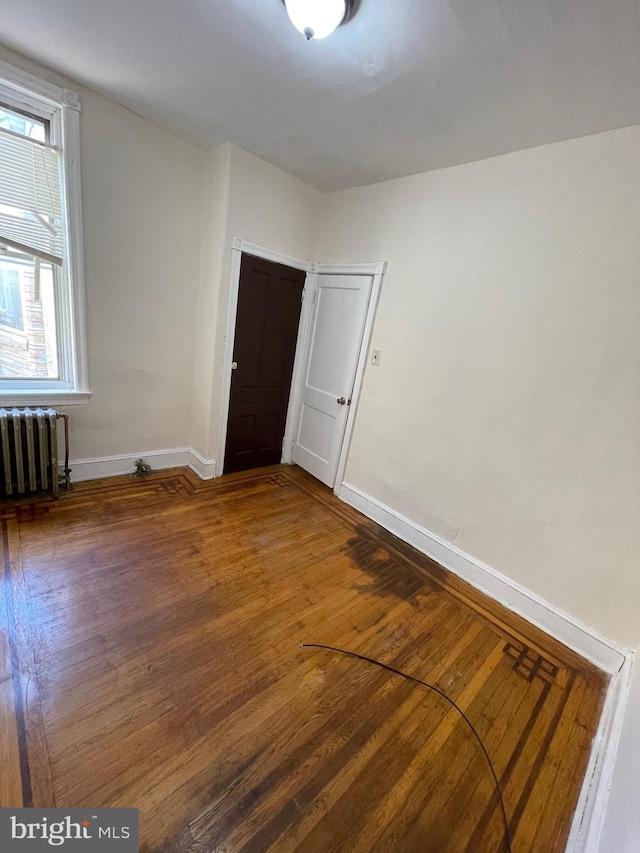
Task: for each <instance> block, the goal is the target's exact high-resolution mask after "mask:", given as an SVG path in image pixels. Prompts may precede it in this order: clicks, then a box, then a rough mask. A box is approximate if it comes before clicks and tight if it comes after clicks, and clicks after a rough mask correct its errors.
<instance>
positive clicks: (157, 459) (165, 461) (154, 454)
mask: <svg viewBox="0 0 640 853" xmlns="http://www.w3.org/2000/svg"><path fill="white" fill-rule="evenodd" d="M136 459H144V460H145V462H148V463H149V465H151V468H152V469H153V470H154V471H160V470H162V469H164V468H185V467H189V468H191V470H192V471H194V472H195V473H196V474H197V475H198V476H199V477H200V478H201V479H202V480H209V479H211V478H212V477H215V475H216V461H215V459H204V458H203V457H202V456H201V455H200V454H199V453H198V452H197V451H196V450H194V449H193V448H191V447H177V448H173V449H172V450H141V451H140V452H139V453H127V454H125V455H122V456H101V457H98V458H95V459H72V460H71V461H70V462H69V467H70V468H71V482H72V483H80V482H83V481H84V480H100V479H102V478H103V477H118V476H120V475H122V474H132V473H133V470H134V467H135V461H136Z"/></svg>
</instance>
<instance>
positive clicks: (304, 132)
mask: <svg viewBox="0 0 640 853" xmlns="http://www.w3.org/2000/svg"><path fill="white" fill-rule="evenodd" d="M0 41H2V42H4V43H5V44H6V45H7V46H8V47H11V48H13V49H14V50H17V51H19V52H20V53H23V54H25V55H27V56H30V57H32V58H34V59H37V60H39V61H40V62H42V63H43V64H45V65H48V66H49V67H51V68H53V69H55V70H57V71H59V72H61V73H63V74H66V75H67V76H69V77H71V78H73V79H75V80H77V81H79V82H81V83H83V84H84V85H86V86H88V87H90V88H92V89H94V90H95V91H97V92H100V93H102V94H104V95H107V96H108V97H110V98H112V99H113V100H114V101H117V102H118V103H119V104H122V105H123V106H125V107H128V108H130V109H131V110H133V111H134V112H136V113H138V114H140V115H141V116H144V117H145V118H148V119H150V120H151V121H154V122H156V123H157V124H159V125H161V126H163V127H165V128H167V129H169V130H172V131H174V132H175V133H177V134H179V135H180V136H182V137H184V138H185V139H188V140H190V141H192V142H194V143H196V144H198V145H200V146H203V147H205V148H211V147H214V146H215V145H218V144H220V143H221V142H226V141H231V142H233V143H235V144H236V145H239V146H240V147H242V148H245V149H246V150H247V151H251V152H252V153H254V154H256V155H258V156H259V157H262V158H263V159H265V160H267V161H269V162H270V163H273V164H274V165H276V166H279V167H280V168H282V169H285V170H286V171H288V172H290V173H292V174H294V175H297V176H298V177H300V178H302V179H303V180H305V181H307V182H308V183H310V184H312V185H314V186H316V187H318V188H319V189H322V190H333V189H338V188H342V187H347V186H353V185H357V184H367V183H372V182H374V181H381V180H384V179H386V178H391V177H397V176H399V175H407V174H412V173H415V172H423V171H427V170H429V169H435V168H439V167H442V166H448V165H453V164H457V163H463V162H467V161H470V160H478V159H481V158H483V157H490V156H493V155H496V154H502V153H506V152H508V151H515V150H518V149H521V148H527V147H530V146H533V145H540V144H543V143H546V142H552V141H556V140H560V139H567V138H571V137H575V136H583V135H585V134H589V133H596V132H598V131H602V130H609V129H612V128H615V127H623V126H626V125H631V124H640V0H360V7H359V9H358V12H357V14H356V15H355V17H354V18H353V19H352V20H351V21H350V22H349V23H348V24H346V25H345V26H343V27H341V28H340V29H339V30H338V31H337V32H336V33H334V35H333V36H330V37H329V38H328V39H326V40H323V41H311V42H307V41H306V40H305V39H304V37H303V36H301V35H300V34H299V33H298V32H297V31H296V30H295V29H294V28H293V27H292V26H291V24H290V23H289V21H288V18H287V16H286V12H285V10H284V6H283V5H282V2H281V0H0Z"/></svg>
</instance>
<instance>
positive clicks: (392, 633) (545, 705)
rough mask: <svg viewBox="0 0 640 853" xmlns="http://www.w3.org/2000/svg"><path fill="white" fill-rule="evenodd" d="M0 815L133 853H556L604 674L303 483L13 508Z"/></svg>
mask: <svg viewBox="0 0 640 853" xmlns="http://www.w3.org/2000/svg"><path fill="white" fill-rule="evenodd" d="M0 518H1V521H2V533H3V563H4V568H3V589H4V598H3V599H2V600H0V758H1V767H2V770H1V775H0V805H2V806H8V805H10V806H19V805H22V804H25V805H35V806H41V807H44V806H49V805H59V806H94V807H100V806H114V805H122V806H135V807H139V809H140V821H141V823H140V825H141V850H143V851H166V853H169V851H175V853H177V851H198V852H199V853H200V851H201V852H202V853H204V852H205V851H206V853H214V851H215V853H239V852H240V851H243V853H258V851H263V850H271V851H279V852H280V851H282V853H284V851H294V850H295V851H304V853H341V852H342V851H344V853H346V851H348V853H358V852H359V853H368V851H399V853H412V851H416V853H418V851H419V852H420V853H440V852H441V851H445V853H449V851H450V853H462V851H466V853H485V851H486V853H489V851H491V853H499V852H501V851H505V850H506V849H507V847H506V842H505V832H504V826H503V820H502V814H501V810H500V806H499V802H498V799H497V797H496V792H495V786H494V782H493V780H492V777H491V773H490V771H489V768H488V765H487V761H486V759H485V757H484V755H483V753H482V751H481V749H480V747H479V745H478V743H477V741H476V740H475V738H474V736H473V735H472V733H471V731H470V730H469V728H468V726H467V724H466V723H465V722H464V720H463V719H462V718H461V716H460V714H459V713H458V712H457V711H455V710H454V709H453V708H452V707H451V706H450V705H449V704H448V703H447V701H446V700H445V699H443V698H442V697H441V696H439V695H437V694H436V693H434V692H432V691H430V690H428V689H427V688H426V687H423V686H422V685H420V684H416V683H415V682H413V681H410V680H408V679H406V678H404V677H402V676H399V675H395V674H393V673H390V672H388V671H386V670H383V669H381V668H379V667H377V666H375V665H372V664H370V663H367V662H365V661H361V660H357V659H354V658H352V657H345V656H343V655H340V654H338V653H335V652H331V651H327V650H322V649H317V648H301V647H300V644H301V643H320V644H326V645H331V646H336V647H339V648H342V649H346V650H350V651H353V652H357V653H360V654H362V655H365V656H367V657H371V658H374V659H376V660H379V661H382V662H385V663H387V664H389V665H391V666H393V667H395V668H397V669H399V670H402V671H404V672H406V673H408V674H410V675H412V676H414V677H415V678H418V679H421V680H424V681H426V682H429V683H431V684H433V685H435V686H437V687H438V688H439V689H440V690H441V691H443V692H444V693H445V694H446V695H447V696H448V697H450V698H451V699H452V700H454V701H455V702H456V703H457V704H458V705H459V706H460V708H461V709H462V710H463V711H464V713H465V714H466V715H467V717H468V718H469V720H470V721H471V723H472V724H473V726H474V727H475V728H476V730H477V732H478V734H479V736H480V737H481V738H482V741H483V743H484V745H485V747H486V749H487V751H488V753H489V755H490V756H491V759H492V761H493V764H494V766H495V770H496V773H497V776H498V778H499V781H500V786H501V789H502V791H503V795H504V803H505V808H506V814H507V817H508V822H509V828H510V833H511V835H512V837H513V851H514V853H527V851H537V853H552V851H562V850H564V848H565V843H566V838H567V834H568V831H569V827H570V822H571V817H572V813H573V810H574V807H575V804H576V800H577V797H578V793H579V789H580V785H581V782H582V778H583V775H584V772H585V768H586V763H587V760H588V754H589V749H590V744H591V741H592V738H593V735H594V732H595V728H596V725H597V721H598V718H599V714H600V710H601V706H602V701H603V696H604V690H605V687H606V678H605V676H604V675H603V674H602V673H600V672H599V671H597V670H596V669H594V668H593V667H592V666H591V665H590V664H588V663H586V662H585V661H583V660H582V659H581V658H579V657H578V656H577V655H575V654H574V653H572V652H570V651H569V650H567V649H566V648H564V647H563V646H561V645H560V644H558V643H557V642H555V641H553V640H551V639H550V638H549V637H547V636H546V635H544V634H543V633H542V632H541V631H539V630H537V629H535V628H533V627H532V626H531V625H529V624H528V623H526V622H525V621H524V620H522V619H520V618H519V617H516V616H514V615H513V614H511V613H509V612H507V611H506V610H504V609H503V608H501V607H500V606H499V605H497V604H495V603H494V602H492V601H490V600H488V599H485V598H484V597H483V596H481V595H480V594H479V593H477V592H475V591H474V590H472V589H471V588H470V587H468V586H467V585H466V584H464V583H463V582H461V581H460V580H458V579H457V578H455V577H454V576H452V575H451V574H449V573H448V572H446V571H445V570H444V569H442V568H441V567H439V566H437V565H436V564H434V563H432V562H431V561H430V560H428V559H426V558H425V557H423V556H421V555H420V554H418V553H417V552H415V551H413V549H411V548H409V547H408V546H406V545H404V544H403V543H402V542H400V541H398V540H396V539H394V538H393V537H392V536H390V535H389V534H387V533H386V532H385V531H383V530H381V529H380V528H379V527H377V526H376V525H375V524H373V523H372V522H370V521H368V520H367V519H365V518H364V517H363V516H361V515H359V514H358V513H357V512H355V511H354V510H352V509H350V508H349V507H347V506H346V505H345V504H343V503H341V502H340V501H338V500H337V499H335V498H334V497H333V495H332V494H331V493H330V491H329V490H327V489H326V488H325V487H324V486H321V485H320V484H318V483H317V482H316V481H315V480H313V479H312V478H311V477H309V476H307V475H306V474H305V473H304V472H303V471H301V470H300V469H297V468H288V467H287V468H285V467H274V468H270V469H261V470H259V471H254V472H245V473H244V474H235V475H231V476H229V477H224V478H221V479H219V480H216V481H209V482H201V481H199V480H198V479H197V477H195V475H193V474H191V473H190V472H189V471H186V470H182V469H180V470H174V471H169V472H161V473H157V474H153V475H151V476H149V477H147V478H134V477H124V478H117V479H113V480H104V481H99V482H93V483H86V484H80V485H77V486H75V487H74V488H73V491H72V492H71V493H70V494H64V495H63V496H62V497H61V498H60V499H59V500H58V501H57V502H54V501H50V500H44V499H43V500H40V501H32V502H25V503H23V504H9V503H5V504H3V505H2V506H1V507H0Z"/></svg>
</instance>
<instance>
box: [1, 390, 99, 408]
mask: <svg viewBox="0 0 640 853" xmlns="http://www.w3.org/2000/svg"><path fill="white" fill-rule="evenodd" d="M91 393H92V392H91V391H60V390H57V391H53V390H52V391H47V390H46V389H44V390H38V391H0V406H3V407H4V408H5V409H6V408H7V407H8V406H31V407H33V406H44V407H47V406H80V405H84V404H86V403H88V402H89V400H90V399H91Z"/></svg>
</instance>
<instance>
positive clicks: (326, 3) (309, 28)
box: [284, 0, 352, 40]
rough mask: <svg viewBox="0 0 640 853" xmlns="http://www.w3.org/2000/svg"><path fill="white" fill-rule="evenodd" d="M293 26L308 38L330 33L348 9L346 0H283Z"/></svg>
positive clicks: (324, 35) (344, 16) (324, 36)
mask: <svg viewBox="0 0 640 853" xmlns="http://www.w3.org/2000/svg"><path fill="white" fill-rule="evenodd" d="M284 5H285V6H286V8H287V14H288V15H289V18H290V19H291V23H292V24H293V26H294V27H295V28H296V29H297V30H298V31H299V32H301V33H302V35H304V36H306V37H307V40H309V39H312V38H313V39H323V38H326V37H327V36H329V35H331V33H332V32H333V31H334V30H336V29H337V28H338V27H339V26H340V24H341V23H342V22H343V21H344V19H345V18H346V16H347V13H348V12H349V11H350V8H351V5H352V3H351V2H347V0H284Z"/></svg>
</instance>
